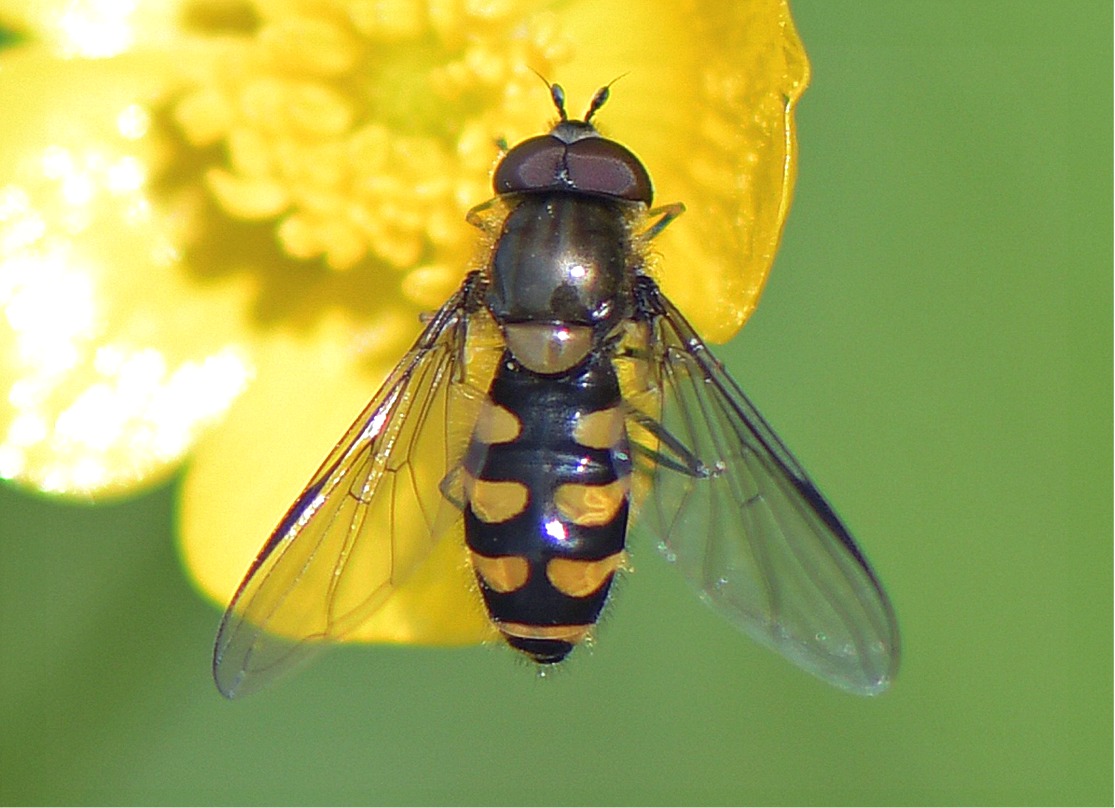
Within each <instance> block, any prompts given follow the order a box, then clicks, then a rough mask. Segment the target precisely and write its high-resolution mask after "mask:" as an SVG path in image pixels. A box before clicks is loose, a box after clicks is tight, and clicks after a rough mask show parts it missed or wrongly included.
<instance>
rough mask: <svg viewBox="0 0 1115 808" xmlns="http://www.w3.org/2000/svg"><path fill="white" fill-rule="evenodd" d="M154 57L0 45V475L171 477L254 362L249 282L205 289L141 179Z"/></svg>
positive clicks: (101, 484)
mask: <svg viewBox="0 0 1115 808" xmlns="http://www.w3.org/2000/svg"><path fill="white" fill-rule="evenodd" d="M167 69H168V68H167V64H166V62H165V59H164V58H161V57H156V58H138V57H129V58H126V59H118V60H112V61H94V62H84V63H77V62H67V61H57V60H52V59H49V58H45V57H44V56H43V55H42V54H41V53H40V52H38V51H34V50H31V49H26V48H22V49H16V50H13V51H11V52H6V53H5V54H4V63H3V71H2V72H0V94H3V96H4V98H6V99H7V104H6V105H5V106H6V112H5V122H4V125H3V128H2V129H0V314H2V315H3V316H2V318H0V378H3V379H4V380H5V382H6V387H7V389H6V396H5V397H4V398H3V399H2V400H0V476H2V477H4V478H8V479H14V480H18V481H20V482H23V483H27V484H31V485H34V486H36V487H38V488H40V489H42V490H47V491H54V492H79V493H97V494H101V495H103V494H112V493H118V492H121V491H124V490H127V489H129V488H131V487H134V486H135V485H137V484H139V483H142V482H146V481H148V480H152V479H156V478H158V477H159V476H160V475H163V474H165V473H168V472H169V471H170V470H171V469H172V468H173V467H174V465H176V464H177V463H178V462H179V461H180V460H181V458H182V457H183V455H184V454H185V452H186V451H187V450H188V449H189V448H190V446H191V445H192V443H193V442H194V440H195V439H196V437H197V435H198V434H200V432H201V431H203V430H204V429H205V428H206V426H208V425H209V424H211V423H213V422H215V421H218V420H220V418H221V417H222V416H223V414H224V412H225V410H226V409H227V408H228V406H229V405H230V404H231V402H232V401H234V400H235V399H236V397H237V396H238V395H239V394H240V393H241V392H242V390H243V389H244V388H245V386H246V385H247V384H248V382H249V381H250V379H251V377H252V376H253V374H254V368H253V361H252V359H251V350H250V346H249V345H247V344H246V343H245V341H244V339H243V338H242V334H241V332H240V330H239V329H238V327H237V324H238V323H239V322H240V321H241V318H242V317H243V313H244V311H245V309H246V306H247V302H248V294H247V292H248V285H247V284H246V283H244V282H243V281H239V282H237V281H232V280H229V281H224V282H219V283H217V282H214V283H211V284H209V285H207V286H206V287H205V288H204V289H201V288H200V287H199V285H198V284H196V283H193V282H191V280H190V278H189V276H188V275H187V274H186V273H185V272H183V270H182V267H181V260H182V256H181V253H180V249H179V245H180V244H181V243H182V241H183V236H182V233H181V227H182V219H181V217H176V216H173V215H171V213H172V211H171V210H170V209H169V208H168V207H166V206H165V205H164V204H163V203H162V201H161V200H159V199H158V198H157V197H156V196H155V195H154V194H153V193H152V191H151V184H152V181H153V178H152V176H151V172H152V171H153V170H154V169H153V166H154V165H156V164H157V162H158V161H157V159H156V158H155V156H154V154H153V151H154V150H155V148H156V145H155V141H154V139H153V138H151V137H150V136H149V130H150V128H151V126H152V109H151V105H150V99H151V98H152V96H153V94H154V88H155V87H158V86H159V85H161V84H162V83H163V82H164V81H165V76H166V75H167Z"/></svg>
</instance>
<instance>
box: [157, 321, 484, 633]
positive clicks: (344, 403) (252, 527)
mask: <svg viewBox="0 0 1115 808" xmlns="http://www.w3.org/2000/svg"><path fill="white" fill-rule="evenodd" d="M417 326H418V324H417V322H415V323H409V322H405V321H403V320H402V319H396V320H394V321H393V322H391V323H390V324H388V323H382V324H381V333H377V334H375V335H371V337H372V339H371V342H372V343H374V345H375V346H376V357H377V359H376V361H382V360H381V359H378V357H380V356H382V355H383V354H385V353H388V352H392V353H397V354H399V355H401V353H402V351H403V350H404V346H405V345H406V341H407V340H408V339H409V338H410V337H411V336H413V332H414V331H416V330H417ZM356 332H357V328H356V327H355V325H354V324H353V323H351V322H345V321H343V320H339V319H331V320H330V321H329V322H328V323H326V324H323V325H322V326H321V327H319V328H317V329H315V330H314V331H313V332H312V333H306V334H302V335H298V336H284V335H280V334H276V335H274V336H273V337H272V338H270V339H269V340H267V342H266V344H265V345H263V346H262V348H261V350H260V352H259V353H258V354H257V357H258V359H259V380H258V381H257V383H256V384H254V385H253V386H252V388H251V389H250V391H249V392H248V393H246V394H245V396H244V397H243V399H242V401H240V402H239V403H238V405H237V406H236V407H235V408H234V409H233V410H232V412H231V413H230V414H229V416H228V419H227V421H226V422H225V424H224V425H223V426H222V427H221V428H220V429H218V430H216V431H215V432H214V433H213V434H212V435H211V436H210V437H209V438H207V439H206V440H205V441H204V442H203V443H202V445H201V446H200V447H199V448H198V450H197V452H196V454H195V457H194V458H193V461H192V463H191V466H190V469H189V472H188V473H187V475H186V479H185V482H184V486H183V492H182V505H181V509H180V519H179V535H180V536H181V538H182V545H181V547H182V554H183V560H184V562H185V566H186V568H187V569H188V570H189V571H190V573H191V575H192V576H193V578H194V580H195V582H196V583H197V585H198V586H199V588H200V589H201V590H202V591H203V592H205V593H206V594H207V595H209V596H210V597H212V598H213V599H214V600H215V601H217V602H218V603H221V604H222V605H223V604H224V603H227V602H228V600H229V599H230V597H231V595H232V593H233V592H234V591H235V589H236V587H237V585H239V583H240V580H241V578H242V577H243V576H244V573H245V571H246V570H247V569H248V566H249V565H250V563H251V561H252V559H253V558H255V556H256V554H257V553H258V552H259V550H260V547H261V546H262V544H263V540H264V539H265V538H266V537H267V536H268V535H269V534H270V533H271V531H272V530H273V529H274V527H275V525H276V524H277V523H278V522H279V520H280V518H281V517H282V515H283V513H284V512H285V511H286V509H287V508H288V507H289V505H290V503H291V502H292V501H294V499H295V498H296V497H297V496H298V494H299V493H300V492H301V490H302V488H303V486H304V485H305V484H306V482H307V479H308V478H309V476H310V474H311V473H312V472H313V470H314V469H316V468H317V466H318V464H319V463H320V462H321V459H322V458H323V457H325V456H326V455H327V454H328V453H329V451H330V450H331V449H332V448H333V444H334V443H335V442H336V441H337V439H338V438H339V437H340V436H341V435H342V434H343V433H344V431H345V430H346V429H347V427H348V426H349V424H350V423H351V421H352V419H353V418H354V417H355V416H356V414H357V413H358V412H360V410H361V409H363V407H364V405H365V404H366V403H367V400H368V399H369V398H371V395H372V393H374V392H375V389H376V387H377V386H378V379H379V378H380V377H381V376H382V375H385V373H386V370H387V366H384V365H382V364H379V365H377V364H376V361H373V362H372V363H369V362H368V361H367V359H366V357H364V356H363V355H362V354H361V352H360V351H359V350H358V349H359V345H360V343H359V342H358V341H357V340H355V339H354V334H355V333H356ZM384 348H386V350H384ZM391 348H394V349H395V350H394V351H391V350H390V349H391ZM379 538H380V537H377V536H374V535H373V536H368V537H365V539H364V541H375V540H377V539H379ZM382 540H383V541H386V540H387V537H386V535H384V536H382ZM470 575H471V573H470V571H469V569H468V566H467V560H466V556H465V550H464V544H463V542H462V541H457V542H454V541H446V542H442V543H441V544H440V545H439V547H438V548H437V550H436V551H435V555H434V557H433V558H430V559H428V560H427V562H426V563H425V564H424V566H423V567H422V568H421V570H420V571H419V572H418V573H417V574H416V575H415V576H414V578H412V579H411V580H409V581H408V582H407V583H406V585H405V586H403V587H401V588H400V589H399V590H397V591H396V592H395V594H393V595H392V596H391V597H390V598H388V600H387V601H386V603H385V604H384V605H383V606H382V607H380V609H379V610H378V611H377V612H376V613H375V615H374V616H373V618H372V619H371V620H370V621H368V622H367V623H366V624H365V625H363V626H362V627H361V628H360V630H359V631H357V632H356V633H354V634H353V635H352V636H351V637H349V639H353V640H365V641H377V642H421V643H427V644H430V643H438V644H455V643H476V642H481V641H483V640H485V639H488V638H490V637H491V636H492V634H493V629H492V628H491V625H490V623H489V622H488V621H487V620H486V619H485V617H484V613H483V607H482V604H481V602H480V597H479V594H478V592H477V591H476V586H475V582H474V581H472V580H471V579H470ZM323 596H324V594H323ZM315 605H316V604H315Z"/></svg>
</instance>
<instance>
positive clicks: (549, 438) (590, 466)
mask: <svg viewBox="0 0 1115 808" xmlns="http://www.w3.org/2000/svg"><path fill="white" fill-rule="evenodd" d="M623 424H624V421H623V414H622V410H621V409H620V391H619V385H618V382H617V380H616V375H615V371H614V370H613V368H612V365H611V362H610V361H608V359H607V358H606V357H604V356H598V357H597V356H594V357H591V358H590V359H589V360H588V361H586V362H585V363H583V364H582V365H580V366H578V367H577V368H575V369H574V370H572V371H570V372H569V373H567V374H563V375H561V376H557V377H553V376H544V375H540V374H536V373H533V372H531V371H529V370H527V369H525V368H523V367H522V366H521V365H520V364H519V363H517V362H516V361H515V360H514V359H513V358H512V357H511V354H510V353H507V354H505V355H504V357H503V360H502V361H501V362H500V365H499V369H498V370H497V372H496V375H495V378H494V379H493V382H492V386H491V389H490V391H489V395H488V400H487V401H486V402H485V404H484V409H483V411H482V414H481V416H480V420H479V422H478V424H477V427H476V430H475V432H474V435H473V438H472V442H471V444H470V447H469V450H468V453H467V455H466V459H465V472H466V478H465V497H466V507H465V515H464V516H465V540H466V543H467V544H468V546H469V549H470V551H471V557H472V563H473V568H474V570H475V572H476V576H477V580H478V581H479V583H480V589H481V592H482V593H483V596H484V601H485V604H486V605H487V608H488V612H489V614H490V615H491V618H492V620H493V622H494V623H495V624H496V626H497V628H499V630H500V631H501V632H502V634H503V636H504V637H505V639H506V640H507V642H508V643H509V644H510V645H511V646H512V647H513V648H516V649H517V650H519V651H522V652H523V653H525V654H527V655H528V656H530V657H531V658H532V659H534V661H535V662H538V663H542V664H549V663H554V662H560V661H561V660H562V659H564V658H565V656H566V654H568V653H569V652H570V651H571V650H572V649H573V646H574V645H576V644H577V643H578V642H579V641H580V640H581V639H583V638H584V636H585V635H586V634H587V633H588V631H589V630H590V629H591V628H592V626H593V625H594V624H595V623H596V621H597V619H598V618H599V616H600V611H601V609H602V608H603V606H604V603H605V601H606V600H607V597H608V590H609V588H610V587H611V583H612V578H613V576H614V574H615V571H616V569H617V568H618V567H619V565H620V564H621V562H622V560H623V551H624V540H625V536H626V533H627V516H628V506H629V489H630V460H629V456H628V446H627V437H626V434H625V432H624V426H623Z"/></svg>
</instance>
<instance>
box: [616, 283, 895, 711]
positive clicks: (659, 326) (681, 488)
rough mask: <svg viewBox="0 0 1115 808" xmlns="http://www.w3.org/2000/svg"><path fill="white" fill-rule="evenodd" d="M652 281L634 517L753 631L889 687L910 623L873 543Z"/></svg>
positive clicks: (865, 689) (828, 671)
mask: <svg viewBox="0 0 1115 808" xmlns="http://www.w3.org/2000/svg"><path fill="white" fill-rule="evenodd" d="M639 284H640V285H639V300H640V306H641V308H642V309H643V310H644V314H645V317H646V322H647V323H648V324H649V326H650V328H649V332H647V333H646V334H645V335H644V337H643V338H644V339H645V340H646V345H645V348H644V349H643V350H642V354H643V355H642V356H637V355H632V358H631V359H629V360H628V361H629V363H631V364H638V363H645V369H644V374H645V380H644V381H643V383H642V384H641V385H640V384H635V385H634V386H632V387H631V388H630V393H629V394H628V391H627V390H625V394H627V398H628V402H629V404H630V406H631V407H632V408H633V412H632V414H631V416H630V417H629V418H628V426H629V432H630V435H631V440H632V443H633V445H634V451H633V454H634V459H635V463H636V486H637V487H636V490H637V491H638V490H639V486H640V485H641V486H642V488H643V489H644V490H651V491H652V492H653V493H652V494H650V495H649V496H645V497H642V498H641V499H642V502H641V506H640V510H639V513H638V516H637V518H636V521H635V530H636V531H647V532H650V533H652V534H653V535H655V536H656V537H657V538H659V539H660V540H661V542H662V547H663V550H664V552H665V553H666V555H667V558H669V559H670V560H671V561H673V562H675V563H676V564H677V565H678V567H679V568H680V570H681V571H682V573H683V574H684V575H685V577H686V578H688V579H689V580H690V581H691V582H692V583H693V584H695V585H696V586H697V588H698V590H699V591H700V593H701V596H702V598H703V599H705V600H707V601H708V602H709V603H710V604H711V605H712V606H713V607H714V608H716V609H717V610H718V611H719V612H721V613H722V614H724V615H725V616H726V617H727V618H728V619H729V620H731V621H732V622H733V623H734V624H735V625H737V626H738V627H739V628H741V629H743V630H744V631H745V632H746V633H747V634H749V635H750V636H751V637H753V638H754V639H756V640H758V641H759V642H761V643H763V644H765V645H767V646H769V647H772V648H774V649H775V650H777V651H778V652H779V653H781V654H783V655H784V656H786V657H787V658H788V659H790V660H791V661H792V662H794V663H795V664H797V665H799V666H801V667H802V668H804V669H805V670H807V671H809V672H810V673H813V674H815V675H817V676H819V677H821V678H822V679H825V680H827V681H829V682H831V683H833V684H835V685H837V686H839V687H841V688H844V689H845V690H849V691H852V692H856V693H862V694H873V693H878V692H880V691H882V690H884V689H885V688H886V687H887V685H888V684H889V682H890V680H891V678H892V677H893V675H894V673H895V670H896V668H897V664H898V629H897V625H896V622H895V618H894V614H893V611H892V609H891V606H890V603H889V601H888V600H887V597H886V595H885V593H884V592H883V590H882V588H881V587H880V586H879V583H878V581H877V580H876V578H875V576H874V574H873V573H872V571H871V569H870V567H869V566H868V564H867V562H866V560H865V559H864V557H863V555H862V554H861V553H860V551H859V549H858V548H857V547H856V545H855V543H854V542H853V540H852V538H851V536H850V535H849V533H848V531H847V530H846V529H845V527H844V526H843V524H842V523H841V522H840V520H839V519H838V518H837V516H836V514H835V513H834V512H833V510H832V508H831V507H830V506H829V504H828V503H827V502H826V501H825V499H824V497H822V496H821V494H820V492H819V491H818V490H817V488H816V487H815V486H814V485H813V483H812V482H811V481H810V480H809V478H808V477H807V476H806V474H805V471H804V470H803V469H802V468H801V466H800V465H799V464H798V462H797V461H796V460H795V459H794V457H793V456H792V455H791V454H790V452H789V450H787V449H786V447H785V446H784V445H783V444H782V442H781V441H780V440H779V439H778V437H777V436H776V435H775V434H774V432H773V431H772V430H771V428H770V427H769V426H768V425H767V423H766V422H765V421H764V420H763V418H762V416H761V415H760V414H759V413H758V411H757V410H756V409H755V407H754V406H753V405H752V404H751V402H750V401H748V399H747V397H746V396H745V395H744V394H743V392H742V391H741V390H740V389H739V387H738V386H737V385H736V384H735V382H734V381H732V379H731V378H730V377H729V376H728V375H727V373H726V372H725V371H724V369H723V367H722V366H721V365H720V363H719V362H718V361H717V360H716V359H715V358H714V357H712V355H711V354H710V353H709V352H708V349H707V347H706V346H705V345H704V343H702V342H701V340H700V339H699V338H698V337H697V335H696V334H695V333H694V331H693V329H692V327H691V326H690V325H689V324H688V323H687V322H686V321H685V319H684V318H683V317H682V316H681V315H680V313H679V312H678V311H677V310H676V309H675V308H674V307H673V305H672V304H671V303H670V302H669V301H668V300H666V299H665V298H664V297H663V296H662V295H661V293H660V292H659V291H658V288H657V286H656V285H654V284H653V282H651V281H650V280H649V279H647V278H640V279H639ZM621 375H622V372H621ZM635 375H636V374H634V373H632V372H630V371H629V372H628V373H627V376H628V378H633V377H634V376H635ZM640 479H641V482H640Z"/></svg>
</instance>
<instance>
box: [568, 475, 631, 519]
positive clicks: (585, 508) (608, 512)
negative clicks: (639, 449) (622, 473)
mask: <svg viewBox="0 0 1115 808" xmlns="http://www.w3.org/2000/svg"><path fill="white" fill-rule="evenodd" d="M630 482H631V481H630V478H628V477H621V478H620V479H618V480H616V481H615V482H612V483H608V484H607V485H581V484H579V483H566V484H565V485H559V486H558V489H557V491H555V492H554V505H556V506H557V509H558V512H559V513H561V515H562V516H564V517H565V518H566V519H568V520H569V521H571V522H572V523H573V524H575V525H580V526H581V527H599V526H600V525H606V524H608V523H609V522H611V521H612V520H613V519H615V518H616V513H617V512H618V511H619V507H620V505H622V504H623V502H624V500H625V499H626V497H627V491H628V489H629V488H630Z"/></svg>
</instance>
